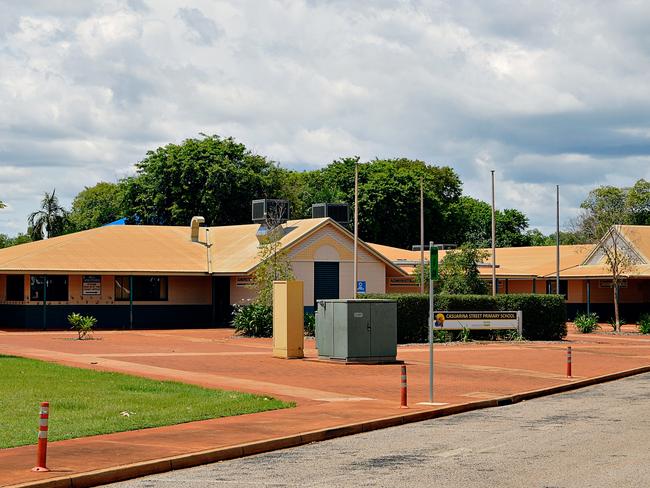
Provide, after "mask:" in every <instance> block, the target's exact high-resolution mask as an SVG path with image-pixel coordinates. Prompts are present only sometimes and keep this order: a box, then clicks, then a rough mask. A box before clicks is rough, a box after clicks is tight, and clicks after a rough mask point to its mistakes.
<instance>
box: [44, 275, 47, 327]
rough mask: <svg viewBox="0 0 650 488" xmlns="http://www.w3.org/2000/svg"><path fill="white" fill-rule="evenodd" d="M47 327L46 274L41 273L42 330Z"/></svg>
mask: <svg viewBox="0 0 650 488" xmlns="http://www.w3.org/2000/svg"><path fill="white" fill-rule="evenodd" d="M45 329H47V275H43V330H45Z"/></svg>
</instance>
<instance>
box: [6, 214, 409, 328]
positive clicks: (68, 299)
mask: <svg viewBox="0 0 650 488" xmlns="http://www.w3.org/2000/svg"><path fill="white" fill-rule="evenodd" d="M193 220H194V219H193ZM282 228H283V230H282V232H283V235H282V237H281V239H280V249H281V250H282V251H283V252H286V253H287V255H288V259H289V261H290V262H291V265H292V268H293V272H294V274H295V277H296V279H298V280H302V281H304V297H305V308H306V310H307V311H312V310H313V307H314V303H315V301H316V300H318V299H326V298H350V297H352V295H353V279H354V278H353V251H354V246H353V242H354V240H353V236H352V234H351V233H350V232H349V231H348V230H347V229H346V228H344V227H343V226H341V225H339V224H338V223H336V222H335V221H334V220H332V219H330V218H318V219H304V220H290V221H288V222H287V223H286V224H285V225H283V226H282ZM259 231H260V225H258V224H249V225H235V226H221V227H199V223H198V221H197V222H193V225H190V226H189V227H181V226H145V225H114V226H106V227H99V228H96V229H91V230H87V231H83V232H77V233H74V234H69V235H64V236H60V237H55V238H52V239H46V240H42V241H37V242H31V243H28V244H22V245H19V246H15V247H10V248H6V249H0V327H2V328H31V329H54V328H59V329H60V328H67V327H68V323H67V316H68V314H70V313H71V312H78V313H82V314H89V315H93V316H94V317H96V318H97V319H98V324H97V326H98V327H103V328H147V327H149V328H152V327H155V328H159V327H160V328H165V327H168V328H171V327H178V328H181V327H212V326H223V325H227V324H228V323H229V321H230V317H231V311H232V305H236V304H244V303H247V302H248V301H250V300H251V299H252V298H253V297H254V295H255V290H254V289H252V287H251V275H252V273H253V271H254V270H255V268H256V266H257V265H258V264H259V262H260V258H259V249H260V240H259V237H258V233H259ZM398 277H399V278H408V276H407V273H406V272H405V271H404V270H402V269H401V268H400V267H399V266H397V265H395V264H393V263H392V262H391V261H390V260H389V259H387V258H386V257H384V256H383V255H382V254H381V253H379V252H377V251H376V250H375V249H373V248H372V247H370V246H368V245H366V244H365V243H363V242H361V241H360V242H359V247H358V279H359V280H362V281H365V282H366V286H367V292H368V293H385V292H390V291H391V289H390V283H391V280H392V279H393V278H398Z"/></svg>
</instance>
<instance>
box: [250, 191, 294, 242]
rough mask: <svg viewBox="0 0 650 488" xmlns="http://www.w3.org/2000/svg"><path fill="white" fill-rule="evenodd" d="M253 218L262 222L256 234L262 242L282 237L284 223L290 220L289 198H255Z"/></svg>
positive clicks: (252, 209)
mask: <svg viewBox="0 0 650 488" xmlns="http://www.w3.org/2000/svg"><path fill="white" fill-rule="evenodd" d="M251 211H252V220H253V222H255V223H257V224H260V227H259V229H257V232H256V233H255V235H256V236H257V240H258V241H259V242H260V243H262V242H268V241H269V240H271V241H274V240H277V239H280V238H282V236H284V233H285V229H284V227H282V224H284V223H286V222H287V221H288V220H289V211H290V209H289V202H288V201H287V200H275V199H262V200H253V203H252V206H251Z"/></svg>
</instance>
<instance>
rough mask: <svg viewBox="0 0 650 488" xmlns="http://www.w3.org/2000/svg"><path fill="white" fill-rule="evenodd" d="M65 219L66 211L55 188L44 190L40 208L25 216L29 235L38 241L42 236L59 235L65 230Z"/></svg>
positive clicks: (66, 216) (66, 217)
mask: <svg viewBox="0 0 650 488" xmlns="http://www.w3.org/2000/svg"><path fill="white" fill-rule="evenodd" d="M67 219H68V215H67V212H66V210H65V209H64V208H63V207H62V206H61V205H60V203H59V198H58V197H57V196H56V189H54V190H52V193H48V192H45V194H44V196H43V200H41V208H40V209H39V210H36V211H35V212H32V213H31V214H29V217H28V218H27V226H28V229H29V236H30V237H31V239H32V240H34V241H39V240H41V239H43V237H44V236H47V237H48V238H50V237H56V236H60V235H62V234H63V233H64V232H65V228H66V222H67Z"/></svg>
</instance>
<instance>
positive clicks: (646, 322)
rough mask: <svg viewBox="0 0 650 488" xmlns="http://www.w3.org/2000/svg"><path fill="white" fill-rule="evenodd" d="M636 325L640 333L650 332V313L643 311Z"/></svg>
mask: <svg viewBox="0 0 650 488" xmlns="http://www.w3.org/2000/svg"><path fill="white" fill-rule="evenodd" d="M638 327H639V332H641V334H650V314H648V313H644V314H642V315H641V317H639V324H638Z"/></svg>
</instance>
